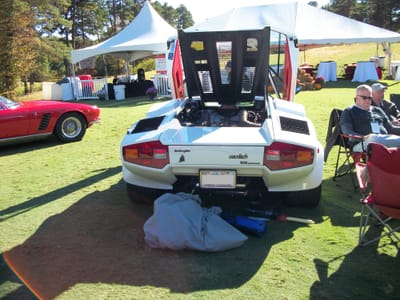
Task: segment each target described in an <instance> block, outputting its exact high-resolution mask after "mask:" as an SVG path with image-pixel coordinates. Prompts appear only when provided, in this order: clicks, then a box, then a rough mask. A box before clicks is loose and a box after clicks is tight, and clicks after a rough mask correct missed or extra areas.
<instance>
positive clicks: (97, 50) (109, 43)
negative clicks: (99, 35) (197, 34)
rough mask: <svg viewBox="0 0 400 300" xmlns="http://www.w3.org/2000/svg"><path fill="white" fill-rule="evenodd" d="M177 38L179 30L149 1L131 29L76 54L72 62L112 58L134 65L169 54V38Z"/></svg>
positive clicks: (73, 51) (72, 54) (129, 26)
mask: <svg viewBox="0 0 400 300" xmlns="http://www.w3.org/2000/svg"><path fill="white" fill-rule="evenodd" d="M176 35H177V32H176V29H175V28H174V27H172V26H171V25H169V24H168V23H167V22H166V21H165V20H164V19H163V18H162V17H161V16H160V15H159V14H158V13H157V12H156V11H155V9H154V8H153V7H152V6H151V5H150V2H149V1H146V2H145V4H144V6H143V8H142V9H141V11H140V13H139V14H138V15H137V16H136V18H135V19H133V21H132V22H131V23H130V24H129V25H128V26H127V27H125V28H124V29H123V30H121V31H120V32H118V33H117V34H116V35H114V36H112V37H111V38H109V39H108V40H105V41H104V42H101V43H99V44H96V45H93V46H90V47H86V48H82V49H77V50H72V51H71V61H72V64H75V63H77V62H79V61H82V60H84V59H87V58H90V57H93V56H97V55H102V54H111V55H115V56H118V57H120V58H122V59H124V60H125V61H126V62H131V61H135V60H137V59H141V58H145V57H148V56H152V55H153V54H155V53H159V52H162V53H165V51H166V50H167V41H168V38H170V37H171V36H176Z"/></svg>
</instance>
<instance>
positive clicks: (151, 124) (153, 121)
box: [132, 116, 164, 133]
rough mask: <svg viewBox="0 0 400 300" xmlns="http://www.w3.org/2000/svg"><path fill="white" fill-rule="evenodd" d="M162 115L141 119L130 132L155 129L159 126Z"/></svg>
mask: <svg viewBox="0 0 400 300" xmlns="http://www.w3.org/2000/svg"><path fill="white" fill-rule="evenodd" d="M163 119H164V116H160V117H155V118H148V119H142V120H140V121H139V122H138V123H137V124H136V127H135V129H134V130H133V131H132V133H139V132H145V131H151V130H156V129H157V128H158V126H160V124H161V122H162V120H163Z"/></svg>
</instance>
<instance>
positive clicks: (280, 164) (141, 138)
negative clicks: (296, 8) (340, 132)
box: [121, 28, 323, 207]
mask: <svg viewBox="0 0 400 300" xmlns="http://www.w3.org/2000/svg"><path fill="white" fill-rule="evenodd" d="M269 38H270V29H269V28H265V29H263V30H252V31H225V32H224V31H220V32H184V31H179V43H180V45H181V51H182V60H183V68H184V72H185V80H186V89H187V92H188V97H186V98H184V99H173V100H169V101H166V102H160V103H156V104H154V105H153V106H152V107H151V108H150V110H149V111H148V112H147V114H146V117H145V118H143V119H141V120H138V121H136V122H135V123H134V124H133V125H132V126H131V127H130V128H129V129H128V131H127V133H126V135H125V137H124V138H123V140H122V143H121V159H122V172H123V179H124V181H125V182H126V184H127V190H128V194H129V197H130V198H131V199H132V200H133V201H137V202H147V201H152V200H154V199H155V198H156V197H158V196H159V195H161V194H162V193H165V192H178V191H183V192H194V193H198V194H200V195H201V194H205V195H210V193H211V194H212V193H217V192H226V193H236V194H237V193H242V194H243V195H244V196H248V197H247V198H249V197H252V198H256V199H257V200H259V199H261V200H265V201H267V200H268V199H269V197H271V193H275V192H279V194H282V195H284V196H286V197H282V201H287V202H288V203H291V204H294V205H299V206H308V207H313V206H316V205H318V203H319V201H320V196H321V182H322V174H323V148H322V146H321V144H320V143H319V141H318V140H317V137H316V132H315V128H314V126H313V124H312V122H311V121H310V120H309V119H308V118H307V117H306V115H305V110H304V107H303V106H302V105H300V104H296V103H293V102H289V101H286V100H281V99H279V98H273V97H271V96H270V95H268V94H267V91H268V88H267V86H268V85H269V84H272V83H271V82H270V81H269V80H271V79H268V78H272V77H271V74H268V72H269V71H268V70H269V66H268V55H269V53H270V47H269V45H270V40H269ZM271 72H272V71H271ZM267 75H269V76H267ZM274 75H276V73H275V74H274Z"/></svg>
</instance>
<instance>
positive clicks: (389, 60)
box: [386, 43, 393, 79]
mask: <svg viewBox="0 0 400 300" xmlns="http://www.w3.org/2000/svg"><path fill="white" fill-rule="evenodd" d="M390 45H391V43H388V47H387V50H386V51H387V56H388V74H389V76H390V77H392V76H393V74H392V68H391V64H392V51H391V50H390ZM392 79H393V78H392Z"/></svg>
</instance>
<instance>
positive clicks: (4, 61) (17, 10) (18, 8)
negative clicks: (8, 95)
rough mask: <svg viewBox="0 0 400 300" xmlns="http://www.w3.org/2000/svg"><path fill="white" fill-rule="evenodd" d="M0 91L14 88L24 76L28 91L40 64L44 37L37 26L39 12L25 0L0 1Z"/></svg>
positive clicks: (23, 79)
mask: <svg viewBox="0 0 400 300" xmlns="http://www.w3.org/2000/svg"><path fill="white" fill-rule="evenodd" d="M0 3H1V5H2V9H1V10H0V32H1V33H0V38H1V40H2V44H3V46H2V47H1V50H0V51H1V52H0V63H1V65H2V68H1V69H0V91H1V92H4V91H11V90H14V89H15V88H16V87H17V86H18V80H19V79H22V81H23V82H24V84H25V91H26V92H28V82H29V76H30V74H31V73H32V72H33V70H34V69H35V67H36V58H37V57H38V55H39V53H40V45H41V42H40V38H39V36H38V34H37V32H36V31H35V29H34V25H35V14H34V11H33V10H32V9H31V7H30V6H29V4H28V3H27V2H25V1H19V0H14V1H7V0H2V1H0Z"/></svg>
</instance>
